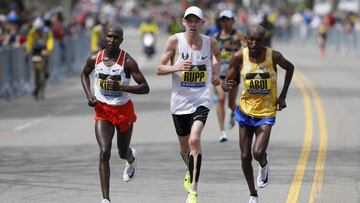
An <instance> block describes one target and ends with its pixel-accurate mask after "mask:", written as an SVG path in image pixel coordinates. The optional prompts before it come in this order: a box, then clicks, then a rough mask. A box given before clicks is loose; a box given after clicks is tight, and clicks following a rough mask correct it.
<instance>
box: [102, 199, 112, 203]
mask: <svg viewBox="0 0 360 203" xmlns="http://www.w3.org/2000/svg"><path fill="white" fill-rule="evenodd" d="M100 203H111V202H110V201H109V200H107V199H103V200H101V202H100Z"/></svg>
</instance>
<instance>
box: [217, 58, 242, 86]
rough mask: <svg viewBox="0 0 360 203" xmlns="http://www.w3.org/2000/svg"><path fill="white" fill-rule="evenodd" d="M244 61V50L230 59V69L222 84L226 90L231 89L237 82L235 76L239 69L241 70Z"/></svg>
mask: <svg viewBox="0 0 360 203" xmlns="http://www.w3.org/2000/svg"><path fill="white" fill-rule="evenodd" d="M242 63H243V56H242V51H238V52H236V53H235V54H234V56H233V57H232V58H231V60H230V64H229V69H228V72H227V74H226V77H225V80H224V82H223V84H222V88H223V89H224V91H225V92H227V91H229V90H231V89H232V88H233V87H234V86H235V85H236V84H235V83H236V82H235V81H234V78H235V76H236V74H237V71H240V69H241V67H242Z"/></svg>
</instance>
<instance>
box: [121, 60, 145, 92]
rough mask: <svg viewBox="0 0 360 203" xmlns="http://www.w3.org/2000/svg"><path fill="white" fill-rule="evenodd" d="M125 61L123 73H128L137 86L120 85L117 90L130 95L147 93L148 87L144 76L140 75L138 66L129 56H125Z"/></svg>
mask: <svg viewBox="0 0 360 203" xmlns="http://www.w3.org/2000/svg"><path fill="white" fill-rule="evenodd" d="M125 58H126V60H125V71H126V72H128V73H130V74H131V75H132V77H133V78H134V80H135V82H136V83H137V85H128V86H125V85H120V86H119V90H120V91H123V92H129V93H132V94H147V93H149V91H150V89H149V85H148V84H147V82H146V80H145V77H144V75H143V74H142V73H141V71H140V69H139V66H138V64H137V63H136V61H135V60H134V59H133V58H132V57H131V56H130V54H126V57H125Z"/></svg>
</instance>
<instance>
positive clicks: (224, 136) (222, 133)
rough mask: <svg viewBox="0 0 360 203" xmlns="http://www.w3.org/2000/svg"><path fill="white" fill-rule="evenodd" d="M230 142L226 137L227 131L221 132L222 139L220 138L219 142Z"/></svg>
mask: <svg viewBox="0 0 360 203" xmlns="http://www.w3.org/2000/svg"><path fill="white" fill-rule="evenodd" d="M227 140H228V137H227V135H226V132H225V131H221V132H220V137H219V141H220V142H226V141H227Z"/></svg>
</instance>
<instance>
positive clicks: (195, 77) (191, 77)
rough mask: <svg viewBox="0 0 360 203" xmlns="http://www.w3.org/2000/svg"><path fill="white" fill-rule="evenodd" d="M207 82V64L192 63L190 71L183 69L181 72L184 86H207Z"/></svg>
mask: <svg viewBox="0 0 360 203" xmlns="http://www.w3.org/2000/svg"><path fill="white" fill-rule="evenodd" d="M205 83H206V66H205V65H204V64H202V65H191V69H190V70H189V71H183V72H182V73H181V86H182V87H197V88H201V87H205Z"/></svg>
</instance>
